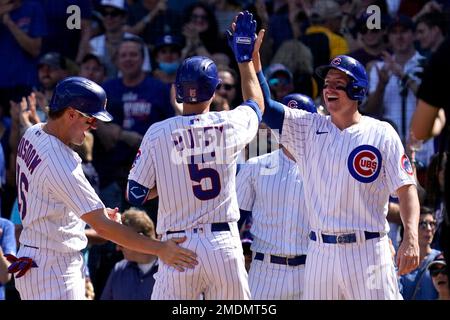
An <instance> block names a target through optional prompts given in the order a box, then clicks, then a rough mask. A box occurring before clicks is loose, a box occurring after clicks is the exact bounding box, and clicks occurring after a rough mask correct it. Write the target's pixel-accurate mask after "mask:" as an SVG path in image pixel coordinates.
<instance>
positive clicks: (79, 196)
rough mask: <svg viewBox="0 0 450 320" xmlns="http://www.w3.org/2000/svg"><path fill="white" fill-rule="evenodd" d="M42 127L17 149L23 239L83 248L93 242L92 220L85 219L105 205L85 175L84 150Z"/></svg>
mask: <svg viewBox="0 0 450 320" xmlns="http://www.w3.org/2000/svg"><path fill="white" fill-rule="evenodd" d="M42 127H43V124H37V125H34V126H32V127H31V128H29V129H28V130H27V131H26V132H25V134H24V136H23V137H22V139H21V140H20V143H19V146H18V150H17V166H16V170H17V172H16V179H17V181H16V182H17V186H18V199H17V200H18V204H19V212H20V213H21V216H22V223H23V231H22V233H21V235H20V243H22V244H26V245H30V246H35V247H39V248H43V249H51V250H54V251H57V252H75V251H80V250H82V249H84V248H85V247H86V245H87V238H86V236H85V235H84V228H85V226H86V224H85V222H84V221H83V220H81V219H80V217H81V216H82V215H83V214H85V213H87V212H90V211H93V210H95V209H100V208H104V205H103V203H102V202H101V200H100V199H99V197H98V196H97V194H96V193H95V191H94V189H93V188H92V186H91V185H90V184H89V182H88V181H87V179H86V177H85V176H84V173H83V170H82V168H81V158H80V157H79V156H78V154H77V153H76V152H75V151H73V150H72V149H70V148H69V147H68V146H66V145H65V144H64V143H62V142H61V141H60V140H59V139H58V138H56V137H54V136H52V135H49V134H47V133H45V132H44V131H43V130H42Z"/></svg>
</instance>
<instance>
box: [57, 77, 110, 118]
mask: <svg viewBox="0 0 450 320" xmlns="http://www.w3.org/2000/svg"><path fill="white" fill-rule="evenodd" d="M106 101H107V100H106V93H105V90H103V88H102V87H100V86H99V85H98V84H96V83H95V82H94V81H91V80H89V79H86V78H83V77H68V78H65V79H64V80H62V81H60V82H59V83H58V84H57V85H56V88H55V91H54V92H53V96H52V99H51V100H50V104H49V106H48V107H49V109H50V111H52V112H57V111H59V110H63V109H65V108H67V107H72V108H74V109H76V110H78V111H80V112H82V113H85V114H88V115H90V116H92V117H94V118H97V119H98V120H101V121H105V122H108V121H111V120H112V119H113V117H112V115H110V114H109V113H108V111H106Z"/></svg>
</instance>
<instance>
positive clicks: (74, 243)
mask: <svg viewBox="0 0 450 320" xmlns="http://www.w3.org/2000/svg"><path fill="white" fill-rule="evenodd" d="M105 106H106V93H105V91H104V90H103V89H102V88H101V87H100V86H99V85H97V84H96V83H94V82H92V81H90V80H88V79H86V78H82V77H69V78H66V79H64V80H62V81H61V82H59V83H58V84H57V86H56V88H55V91H54V93H53V96H52V99H51V101H50V104H49V113H48V122H46V123H39V124H36V125H34V126H32V127H30V128H28V129H27V131H26V132H25V134H24V136H23V137H22V139H21V141H20V143H19V147H18V152H17V171H16V175H17V189H18V190H17V191H18V207H19V212H20V214H21V218H22V222H23V231H22V233H21V235H20V240H19V241H20V250H19V252H18V256H19V258H17V257H15V256H14V255H8V256H7V258H8V260H9V261H10V262H11V263H12V264H11V266H10V268H9V271H10V272H11V273H16V272H17V274H16V281H15V284H16V288H17V290H18V291H19V293H20V297H21V299H22V300H43V299H45V300H47V299H49V300H76V299H85V280H84V272H83V271H84V262H83V256H82V254H81V252H80V250H82V249H84V248H85V247H86V245H87V238H86V236H85V233H84V229H85V226H86V223H88V224H89V225H90V226H91V227H92V228H94V229H95V231H97V233H98V234H99V236H100V237H102V238H105V239H108V240H112V241H114V242H116V243H117V244H119V245H121V246H125V247H128V248H130V249H132V250H135V251H140V252H142V253H147V254H154V255H158V256H159V257H160V258H161V260H162V261H165V262H167V264H168V265H170V266H173V267H175V268H177V269H179V270H180V271H182V270H184V267H188V266H189V265H190V266H193V264H192V265H191V264H190V262H189V261H191V262H192V261H193V260H190V259H191V257H192V258H193V257H194V256H195V254H194V253H193V252H191V251H189V250H186V249H182V248H180V247H178V246H177V243H178V242H182V241H184V240H183V239H172V240H168V241H166V242H160V241H157V240H153V239H150V238H148V237H145V236H142V235H139V234H137V233H136V232H135V231H134V230H132V229H131V228H129V227H126V226H123V225H122V224H120V223H118V222H119V221H120V220H119V219H120V217H119V215H118V214H117V210H113V209H109V208H105V206H104V204H103V203H102V201H101V200H100V198H99V197H98V195H97V194H96V193H95V191H94V189H93V188H92V186H91V185H90V184H89V182H88V180H87V179H86V177H85V175H84V173H83V170H82V167H81V158H80V157H79V156H78V154H77V153H76V152H75V151H73V150H72V146H74V145H76V146H79V145H81V144H82V143H83V141H84V139H85V136H86V132H87V131H89V130H91V129H95V128H96V126H97V121H106V122H108V121H111V120H112V116H111V115H110V114H109V113H108V112H107V111H106V108H105ZM191 254H192V255H191ZM175 264H176V265H175Z"/></svg>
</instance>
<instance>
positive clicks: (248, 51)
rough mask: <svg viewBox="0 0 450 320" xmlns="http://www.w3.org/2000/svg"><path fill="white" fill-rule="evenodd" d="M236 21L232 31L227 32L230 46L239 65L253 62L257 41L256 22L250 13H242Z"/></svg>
mask: <svg viewBox="0 0 450 320" xmlns="http://www.w3.org/2000/svg"><path fill="white" fill-rule="evenodd" d="M235 20H236V22H233V23H232V26H231V29H232V30H230V29H229V30H227V38H228V44H229V46H230V47H231V50H232V51H233V53H234V56H235V58H236V60H237V62H238V63H242V62H248V61H251V60H252V54H253V48H254V46H255V41H256V21H255V20H253V15H252V14H251V13H250V12H248V11H244V12H240V13H239V14H238V15H237V17H236V19H235ZM233 31H234V32H233Z"/></svg>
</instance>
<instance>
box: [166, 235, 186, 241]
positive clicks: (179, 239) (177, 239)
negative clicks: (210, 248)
mask: <svg viewBox="0 0 450 320" xmlns="http://www.w3.org/2000/svg"><path fill="white" fill-rule="evenodd" d="M186 239H187V237H186V236H184V237H179V238H171V239H170V240H172V241H173V242H175V243H183V242H185V241H186Z"/></svg>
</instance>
